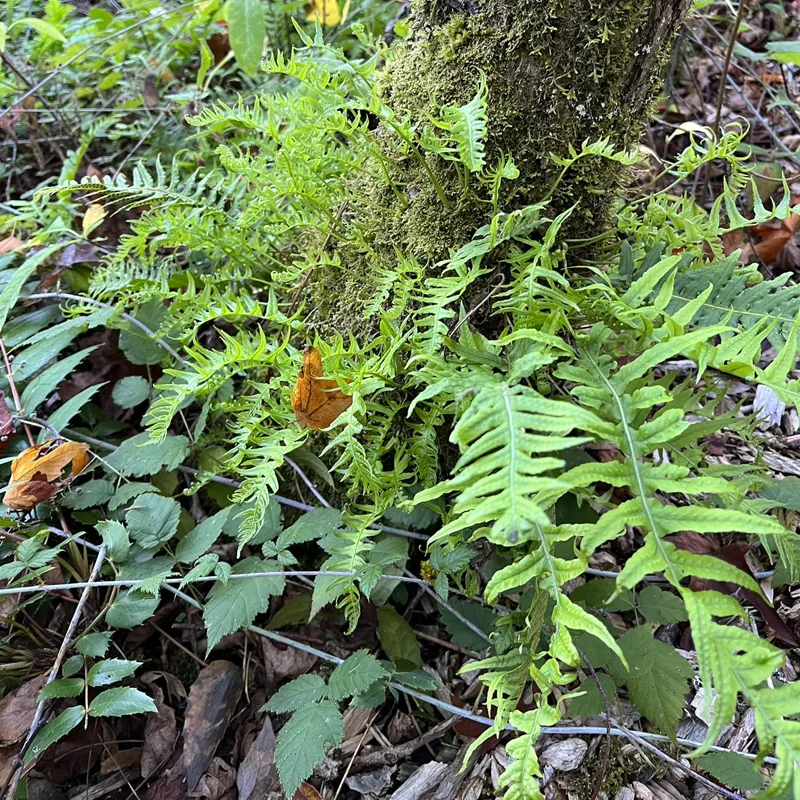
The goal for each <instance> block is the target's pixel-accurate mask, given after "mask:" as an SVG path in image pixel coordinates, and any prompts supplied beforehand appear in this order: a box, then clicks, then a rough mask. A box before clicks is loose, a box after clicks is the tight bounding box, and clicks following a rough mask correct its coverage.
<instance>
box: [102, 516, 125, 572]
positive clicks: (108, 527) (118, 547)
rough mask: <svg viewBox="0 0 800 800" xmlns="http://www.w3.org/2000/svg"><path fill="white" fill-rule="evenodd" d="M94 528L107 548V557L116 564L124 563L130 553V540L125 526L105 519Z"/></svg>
mask: <svg viewBox="0 0 800 800" xmlns="http://www.w3.org/2000/svg"><path fill="white" fill-rule="evenodd" d="M95 527H96V528H97V530H98V531H99V532H100V536H101V537H102V539H103V544H104V545H105V546H106V547H107V548H108V557H109V558H110V559H111V560H112V561H115V562H116V563H118V564H120V563H122V562H123V561H125V560H126V559H127V558H128V555H129V553H130V551H131V540H130V538H129V536H128V531H127V529H126V528H125V526H124V525H123V524H122V523H121V522H117V520H114V519H107V520H102V521H101V522H98V523H97V525H96V526H95Z"/></svg>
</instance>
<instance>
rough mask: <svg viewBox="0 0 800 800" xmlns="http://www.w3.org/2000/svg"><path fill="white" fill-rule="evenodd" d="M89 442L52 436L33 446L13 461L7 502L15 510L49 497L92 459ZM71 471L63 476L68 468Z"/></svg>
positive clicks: (26, 508)
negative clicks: (82, 442) (83, 442)
mask: <svg viewBox="0 0 800 800" xmlns="http://www.w3.org/2000/svg"><path fill="white" fill-rule="evenodd" d="M88 451H89V445H88V444H80V443H79V442H70V441H66V440H65V439H50V440H49V441H46V442H44V443H43V444H39V445H36V446H35V447H29V448H28V449H27V450H24V451H23V452H22V453H20V454H19V455H18V456H17V457H16V458H15V459H14V460H13V461H12V462H11V485H10V486H9V487H8V489H7V490H6V494H5V497H4V498H3V502H5V504H6V505H7V506H8V507H9V508H12V509H14V510H15V511H30V510H31V509H32V508H33V507H34V506H35V505H36V504H37V503H43V502H44V501H45V500H49V499H50V498H51V497H53V495H55V494H56V493H57V492H59V491H60V490H61V489H63V488H64V486H66V484H67V483H68V482H69V481H70V480H72V479H73V478H74V477H75V476H76V475H78V474H79V473H80V472H81V471H82V470H83V469H84V468H85V467H86V465H87V464H88V463H89V452H88ZM67 467H69V470H70V471H69V474H67V475H66V476H65V477H63V478H62V474H63V472H64V470H65V469H67Z"/></svg>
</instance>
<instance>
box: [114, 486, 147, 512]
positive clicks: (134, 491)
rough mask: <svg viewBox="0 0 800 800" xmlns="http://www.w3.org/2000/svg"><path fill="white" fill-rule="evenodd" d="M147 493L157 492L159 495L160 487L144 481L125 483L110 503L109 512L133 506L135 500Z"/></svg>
mask: <svg viewBox="0 0 800 800" xmlns="http://www.w3.org/2000/svg"><path fill="white" fill-rule="evenodd" d="M147 492H155V493H156V494H158V493H159V492H158V487H157V486H153V484H152V483H145V482H143V481H132V482H131V483H123V484H122V486H120V487H119V489H117V491H116V494H115V495H114V496H113V497H112V498H111V500H109V501H108V510H109V511H116V510H117V509H118V508H122V507H124V506H127V505H129V504H132V501H133V500H134V499H135V498H137V497H138V496H139V495H140V494H146V493H147Z"/></svg>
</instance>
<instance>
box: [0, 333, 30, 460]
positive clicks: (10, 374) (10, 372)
mask: <svg viewBox="0 0 800 800" xmlns="http://www.w3.org/2000/svg"><path fill="white" fill-rule="evenodd" d="M0 351H2V353H3V363H4V364H5V366H6V376H7V377H8V387H9V389H11V397H12V398H13V399H14V407H15V408H16V409H17V414H22V401H21V400H20V398H19V392H18V391H17V384H16V383H14V370H13V369H11V359H9V357H8V353H7V352H6V345H5V342H4V341H3V339H2V338H0ZM22 426H23V427H24V428H25V433H26V434H27V436H28V443H29V444H30V446H31V447H33V445H34V441H33V434H32V433H31V432H30V429H29V428H28V426H27V425H25V422H24V421H23V423H22Z"/></svg>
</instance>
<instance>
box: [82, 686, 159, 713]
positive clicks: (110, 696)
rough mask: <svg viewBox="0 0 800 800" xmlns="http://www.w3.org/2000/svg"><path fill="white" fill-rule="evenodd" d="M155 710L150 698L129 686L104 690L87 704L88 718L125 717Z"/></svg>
mask: <svg viewBox="0 0 800 800" xmlns="http://www.w3.org/2000/svg"><path fill="white" fill-rule="evenodd" d="M157 710H158V709H157V708H156V704H155V703H154V702H153V699H152V698H151V697H148V696H147V695H146V694H145V693H144V692H140V691H139V690H138V689H133V688H132V687H130V686H118V687H116V688H114V689H106V690H105V691H104V692H100V694H99V695H97V697H95V698H94V700H92V702H91V703H90V704H89V716H90V717H125V716H127V715H129V714H145V713H148V712H151V711H152V712H155V711H157Z"/></svg>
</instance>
